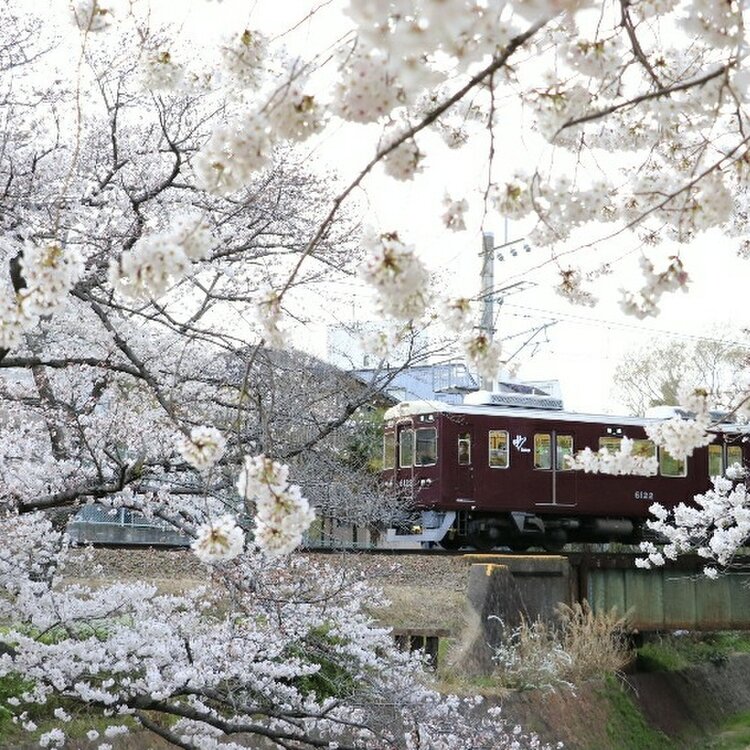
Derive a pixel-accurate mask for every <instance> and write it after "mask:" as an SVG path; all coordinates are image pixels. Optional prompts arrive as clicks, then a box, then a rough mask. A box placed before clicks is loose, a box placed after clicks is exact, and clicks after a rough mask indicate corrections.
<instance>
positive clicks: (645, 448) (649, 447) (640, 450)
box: [633, 440, 656, 458]
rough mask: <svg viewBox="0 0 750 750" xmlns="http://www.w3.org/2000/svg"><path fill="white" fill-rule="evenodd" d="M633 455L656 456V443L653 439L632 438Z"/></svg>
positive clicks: (637, 456)
mask: <svg viewBox="0 0 750 750" xmlns="http://www.w3.org/2000/svg"><path fill="white" fill-rule="evenodd" d="M633 455H634V456H635V457H636V458H656V444H655V443H654V441H653V440H633Z"/></svg>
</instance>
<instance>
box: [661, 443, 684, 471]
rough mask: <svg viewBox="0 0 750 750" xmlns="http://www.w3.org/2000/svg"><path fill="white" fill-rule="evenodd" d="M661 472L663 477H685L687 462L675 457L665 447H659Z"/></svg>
mask: <svg viewBox="0 0 750 750" xmlns="http://www.w3.org/2000/svg"><path fill="white" fill-rule="evenodd" d="M659 473H660V474H661V475H662V476H663V477H685V476H687V463H686V462H685V460H684V459H677V458H674V457H673V456H671V455H670V453H669V451H667V450H665V449H664V448H659Z"/></svg>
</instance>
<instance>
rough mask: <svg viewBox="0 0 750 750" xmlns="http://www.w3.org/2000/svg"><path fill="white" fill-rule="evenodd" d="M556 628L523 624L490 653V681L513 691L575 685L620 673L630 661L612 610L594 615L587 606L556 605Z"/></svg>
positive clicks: (540, 623) (622, 622) (538, 622)
mask: <svg viewBox="0 0 750 750" xmlns="http://www.w3.org/2000/svg"><path fill="white" fill-rule="evenodd" d="M558 615H559V619H558V622H557V624H550V623H548V622H545V621H543V620H536V621H534V622H523V623H522V624H521V625H520V626H519V627H518V628H516V629H515V630H513V631H512V632H510V633H509V634H508V635H507V637H506V638H505V639H504V640H503V642H502V643H501V644H500V645H499V646H497V647H496V648H495V655H494V660H495V663H496V665H497V666H496V669H495V673H494V676H495V678H496V679H497V680H498V681H499V682H500V683H501V684H503V685H504V686H506V687H510V688H515V689H530V688H545V689H555V688H556V687H558V686H564V685H567V686H570V687H572V686H575V685H580V684H581V683H583V682H585V681H586V680H589V679H591V678H592V677H596V676H599V675H602V674H612V673H616V672H619V671H620V670H621V669H622V668H623V667H624V666H625V665H626V664H627V663H628V662H629V661H630V658H631V654H630V650H629V648H628V644H627V642H626V639H625V638H624V625H625V620H624V618H622V617H621V616H620V615H618V614H617V613H616V611H615V610H611V611H609V612H606V613H596V614H595V613H594V612H592V611H591V607H590V606H589V605H588V603H587V602H584V603H583V605H580V604H574V605H573V606H572V607H568V606H567V605H560V607H559V609H558Z"/></svg>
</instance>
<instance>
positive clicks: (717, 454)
mask: <svg viewBox="0 0 750 750" xmlns="http://www.w3.org/2000/svg"><path fill="white" fill-rule="evenodd" d="M708 476H710V477H721V476H724V447H723V446H721V445H709V446H708Z"/></svg>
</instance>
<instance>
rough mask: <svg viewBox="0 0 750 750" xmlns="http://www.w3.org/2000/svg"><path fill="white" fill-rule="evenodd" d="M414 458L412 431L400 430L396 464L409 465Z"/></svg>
mask: <svg viewBox="0 0 750 750" xmlns="http://www.w3.org/2000/svg"><path fill="white" fill-rule="evenodd" d="M413 460H414V432H413V431H412V430H401V434H400V435H399V436H398V465H399V466H404V467H409V466H411V465H412V461H413Z"/></svg>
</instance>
